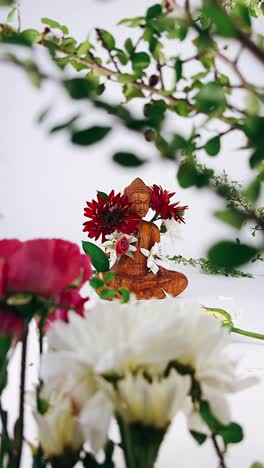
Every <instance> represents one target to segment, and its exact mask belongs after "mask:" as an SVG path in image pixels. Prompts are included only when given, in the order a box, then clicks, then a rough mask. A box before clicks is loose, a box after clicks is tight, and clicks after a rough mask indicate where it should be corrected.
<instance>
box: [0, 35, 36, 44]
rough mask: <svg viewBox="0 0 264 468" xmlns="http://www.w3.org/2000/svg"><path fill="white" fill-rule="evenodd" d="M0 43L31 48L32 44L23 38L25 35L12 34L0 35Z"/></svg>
mask: <svg viewBox="0 0 264 468" xmlns="http://www.w3.org/2000/svg"><path fill="white" fill-rule="evenodd" d="M0 42H3V43H5V44H16V45H20V46H25V47H31V45H32V44H31V42H30V41H29V40H28V39H26V38H25V37H24V36H23V33H17V32H12V33H8V34H0Z"/></svg>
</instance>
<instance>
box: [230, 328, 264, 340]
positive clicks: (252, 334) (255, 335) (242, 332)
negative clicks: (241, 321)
mask: <svg viewBox="0 0 264 468" xmlns="http://www.w3.org/2000/svg"><path fill="white" fill-rule="evenodd" d="M231 332H232V333H238V334H239V335H244V336H249V337H250V338H256V339H257V340H264V335H262V334H261V333H255V332H250V331H247V330H241V328H236V327H232V328H231Z"/></svg>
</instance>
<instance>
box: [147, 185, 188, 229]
mask: <svg viewBox="0 0 264 468" xmlns="http://www.w3.org/2000/svg"><path fill="white" fill-rule="evenodd" d="M174 195H175V192H168V191H167V190H164V189H163V188H162V187H161V186H158V185H155V184H154V185H153V187H152V193H151V201H150V205H151V208H152V209H153V210H154V211H156V213H157V214H158V215H160V217H161V218H162V219H164V220H165V219H172V218H174V219H175V221H177V222H178V223H185V221H184V218H183V216H184V211H185V210H187V209H188V206H179V203H180V202H176V203H170V200H171V198H172V197H173V196H174Z"/></svg>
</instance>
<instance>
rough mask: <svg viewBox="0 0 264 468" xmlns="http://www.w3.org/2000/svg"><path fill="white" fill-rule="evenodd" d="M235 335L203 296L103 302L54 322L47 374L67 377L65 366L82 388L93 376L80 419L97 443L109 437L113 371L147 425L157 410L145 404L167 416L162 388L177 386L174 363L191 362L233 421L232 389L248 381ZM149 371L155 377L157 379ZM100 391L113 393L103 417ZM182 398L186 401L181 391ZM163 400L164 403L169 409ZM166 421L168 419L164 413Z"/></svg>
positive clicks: (217, 410)
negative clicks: (238, 365) (233, 349)
mask: <svg viewBox="0 0 264 468" xmlns="http://www.w3.org/2000/svg"><path fill="white" fill-rule="evenodd" d="M229 341H230V335H229V333H228V331H227V330H226V329H224V328H223V327H222V324H221V323H220V322H219V321H218V320H216V319H215V318H213V317H211V316H208V315H206V314H203V313H202V312H201V309H200V306H199V304H197V303H193V302H184V301H179V300H175V299H164V300H148V301H139V302H135V303H128V304H120V303H119V302H111V303H106V304H105V303H98V304H97V305H96V306H95V308H94V310H93V311H89V312H87V315H86V317H85V318H82V317H79V316H78V315H77V314H70V316H69V323H68V324H67V323H63V322H57V323H54V326H53V327H52V329H51V331H50V333H49V348H50V350H51V351H50V352H49V353H48V355H47V356H46V357H44V360H43V366H42V377H43V380H44V382H47V383H48V385H51V383H52V381H53V380H56V379H59V378H60V376H61V378H62V379H63V378H64V377H63V376H64V375H65V373H66V374H67V373H70V374H71V375H72V376H73V379H75V381H76V388H77V385H78V381H83V382H86V385H87V402H86V404H85V405H84V407H85V408H86V409H85V411H84V409H83V410H82V411H83V412H81V413H80V420H81V421H82V427H83V428H84V427H86V431H85V434H86V437H88V438H89V439H92V440H93V448H94V450H98V449H99V448H100V445H102V441H104V440H105V437H106V434H107V430H108V424H109V421H110V415H111V411H112V408H111V405H109V400H108V403H107V397H108V398H109V395H107V393H108V392H106V387H105V386H104V385H102V382H104V380H102V379H105V381H106V382H108V383H109V382H111V378H112V377H114V379H115V382H117V387H115V385H112V392H119V396H120V395H121V394H122V398H120V404H121V403H122V408H123V403H124V402H126V404H127V405H128V407H129V405H132V406H133V408H134V410H135V413H134V414H137V417H138V413H136V409H137V411H140V417H141V419H140V421H141V422H142V424H144V421H145V424H146V423H147V421H149V419H148V418H151V417H152V416H151V414H153V413H149V414H148V415H146V409H145V407H144V405H145V404H147V405H148V408H152V409H153V411H155V408H156V409H157V411H158V412H159V415H160V416H161V411H160V406H159V405H160V403H159V402H160V398H161V394H162V395H165V394H167V392H169V390H168V389H169V388H171V387H170V384H171V380H170V378H168V376H167V373H168V369H169V368H170V369H171V368H173V367H174V368H176V370H177V369H179V371H180V367H181V368H183V366H186V368H187V369H190V371H191V373H192V378H194V379H195V381H196V382H197V384H199V386H200V389H201V398H202V399H203V400H207V401H208V402H209V403H210V407H211V409H212V411H213V413H214V415H215V416H216V417H217V418H218V419H220V421H222V422H223V423H226V422H228V420H229V409H228V405H227V400H226V393H229V392H234V391H237V390H239V389H241V388H242V387H243V386H244V385H247V384H248V382H247V381H243V382H241V381H239V380H237V378H236V373H235V363H234V362H233V360H232V359H231V358H230V356H229V354H228V352H227V345H228V343H229ZM169 364H170V365H169ZM165 370H166V372H165ZM170 372H172V370H171V371H170ZM146 375H147V376H150V381H148V379H147V378H145V376H146ZM170 375H171V373H169V376H170ZM173 375H174V374H173ZM116 378H117V380H116ZM177 378H178V379H182V380H183V381H186V379H185V377H183V376H179V375H177ZM159 379H160V380H159ZM171 379H172V377H171ZM159 383H160V385H159ZM181 385H183V382H181ZM107 387H108V385H107ZM83 388H84V387H83ZM143 390H144V391H143ZM74 392H75V390H74V389H73V393H74ZM98 392H100V395H101V396H100V398H103V395H104V398H106V399H105V400H104V406H105V407H106V408H107V411H106V413H105V414H106V417H105V418H102V411H101V412H100V405H99V404H97V405H95V406H93V404H92V401H95V400H93V399H94V398H95V399H96V401H97V398H98V399H99V400H100V398H99V396H97V395H98ZM121 392H122V393H121ZM130 392H131V395H130ZM162 392H164V393H162ZM69 393H71V392H69ZM117 395H118V394H115V397H116V398H114V400H113V397H111V401H112V402H113V401H115V402H116V403H114V406H115V405H116V407H115V410H116V408H118V403H117V402H118V398H117ZM144 395H145V397H146V398H147V399H145V400H144ZM179 395H182V394H181V392H179ZM164 398H165V397H164ZM122 399H123V402H122ZM175 399H176V400H177V393H175ZM84 400H85V397H84V399H83V400H82V401H84ZM176 400H175V402H176ZM144 401H145V403H144ZM137 402H138V403H137ZM140 402H141V403H140ZM146 402H147V403H146ZM97 403H98V402H97ZM137 404H138V406H137ZM175 404H176V403H175ZM178 404H179V407H181V405H182V407H183V406H184V405H183V403H182V398H181V397H179V402H178ZM164 405H165V400H164ZM164 405H161V406H163V408H164ZM96 408H98V411H97V410H96ZM134 410H133V411H134ZM118 411H121V409H120V408H119V409H118ZM168 411H169V409H168ZM190 412H192V408H190V411H189V413H190ZM164 413H166V412H165V410H164ZM84 414H85V416H84ZM126 414H127V415H128V414H129V413H128V412H127V413H126ZM131 414H132V413H131ZM167 415H168V413H167ZM127 417H128V416H127ZM131 417H132V416H131ZM165 419H167V417H165ZM152 420H153V417H152ZM157 420H158V419H157ZM157 420H156V423H157ZM84 421H86V422H84ZM159 421H160V424H161V423H162V422H164V419H163V420H162V419H160V420H159ZM161 421H162V422H161ZM96 422H97V423H98V424H97V425H96V424H95V423H96Z"/></svg>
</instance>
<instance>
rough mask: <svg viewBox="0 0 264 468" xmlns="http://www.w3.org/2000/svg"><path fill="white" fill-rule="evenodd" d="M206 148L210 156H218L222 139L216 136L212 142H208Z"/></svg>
mask: <svg viewBox="0 0 264 468" xmlns="http://www.w3.org/2000/svg"><path fill="white" fill-rule="evenodd" d="M204 148H205V151H206V152H207V154H209V156H216V155H217V154H218V153H219V151H220V149H221V141H220V137H219V136H215V137H214V138H211V140H208V141H207V143H206V145H205V147H204Z"/></svg>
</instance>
